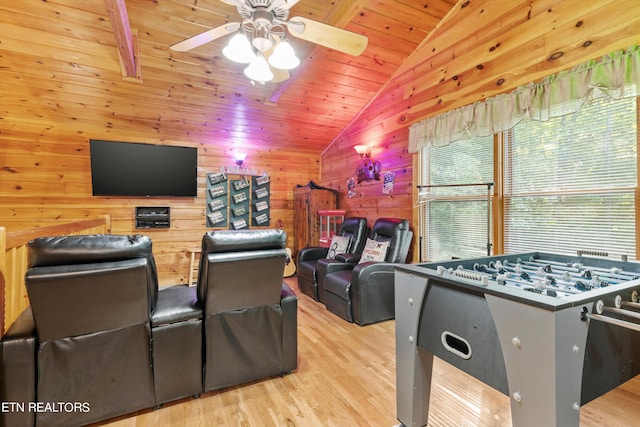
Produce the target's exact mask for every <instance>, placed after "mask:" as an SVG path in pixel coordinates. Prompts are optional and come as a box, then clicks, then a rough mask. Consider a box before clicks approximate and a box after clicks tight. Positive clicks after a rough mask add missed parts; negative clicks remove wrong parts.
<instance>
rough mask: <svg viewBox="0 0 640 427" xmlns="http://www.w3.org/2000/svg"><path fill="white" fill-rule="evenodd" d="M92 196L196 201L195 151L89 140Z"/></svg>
mask: <svg viewBox="0 0 640 427" xmlns="http://www.w3.org/2000/svg"><path fill="white" fill-rule="evenodd" d="M89 144H90V147H89V151H90V156H91V186H92V190H93V195H94V196H127V197H196V194H197V191H198V179H197V175H198V149H197V148H193V147H178V146H171V145H152V144H139V143H132V142H114V141H101V140H95V139H92V140H90V141H89Z"/></svg>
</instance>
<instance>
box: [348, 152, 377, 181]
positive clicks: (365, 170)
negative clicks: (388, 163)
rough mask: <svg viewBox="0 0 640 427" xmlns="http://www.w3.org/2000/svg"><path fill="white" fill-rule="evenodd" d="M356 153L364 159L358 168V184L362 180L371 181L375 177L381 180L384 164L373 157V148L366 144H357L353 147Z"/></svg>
mask: <svg viewBox="0 0 640 427" xmlns="http://www.w3.org/2000/svg"><path fill="white" fill-rule="evenodd" d="M353 149H354V150H356V153H358V155H359V156H360V158H361V159H362V162H361V163H360V166H358V169H356V178H357V180H358V184H359V183H361V182H362V181H371V180H373V179H375V180H376V181H380V169H381V168H382V165H381V164H380V162H378V161H374V160H372V159H371V150H370V149H369V147H367V146H366V145H356V146H354V147H353Z"/></svg>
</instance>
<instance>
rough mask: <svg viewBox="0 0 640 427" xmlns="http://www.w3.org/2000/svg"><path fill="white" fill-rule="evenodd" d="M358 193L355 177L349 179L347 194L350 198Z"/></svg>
mask: <svg viewBox="0 0 640 427" xmlns="http://www.w3.org/2000/svg"><path fill="white" fill-rule="evenodd" d="M355 195H356V180H355V179H353V178H349V179H348V180H347V196H348V197H349V198H351V197H354V196H355Z"/></svg>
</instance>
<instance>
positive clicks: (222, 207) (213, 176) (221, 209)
mask: <svg viewBox="0 0 640 427" xmlns="http://www.w3.org/2000/svg"><path fill="white" fill-rule="evenodd" d="M228 187H229V183H228V180H227V176H226V175H225V174H224V173H222V172H218V173H209V174H207V209H206V212H207V219H206V221H207V226H208V227H226V226H227V219H228V216H229V214H228V212H227V210H228V206H229V203H228V201H227V199H228Z"/></svg>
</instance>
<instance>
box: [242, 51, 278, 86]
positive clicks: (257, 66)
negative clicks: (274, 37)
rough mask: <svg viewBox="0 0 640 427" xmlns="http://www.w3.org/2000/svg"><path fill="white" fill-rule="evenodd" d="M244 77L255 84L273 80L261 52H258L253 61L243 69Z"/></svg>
mask: <svg viewBox="0 0 640 427" xmlns="http://www.w3.org/2000/svg"><path fill="white" fill-rule="evenodd" d="M244 74H245V76H247V77H249V78H250V79H251V80H254V81H256V82H260V83H265V82H269V81H271V80H273V73H272V72H271V70H270V69H269V64H267V60H266V59H265V57H264V55H263V54H262V52H258V54H257V55H256V57H255V59H254V60H253V61H251V63H250V64H249V66H248V67H247V68H245V69H244Z"/></svg>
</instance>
